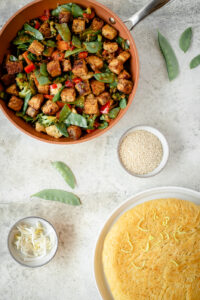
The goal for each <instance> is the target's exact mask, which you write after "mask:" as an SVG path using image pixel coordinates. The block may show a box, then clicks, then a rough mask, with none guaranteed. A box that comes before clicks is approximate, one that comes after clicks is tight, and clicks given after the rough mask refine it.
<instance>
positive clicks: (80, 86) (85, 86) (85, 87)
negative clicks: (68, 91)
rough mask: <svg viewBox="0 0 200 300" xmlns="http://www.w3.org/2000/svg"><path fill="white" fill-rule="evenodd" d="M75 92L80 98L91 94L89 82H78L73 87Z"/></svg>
mask: <svg viewBox="0 0 200 300" xmlns="http://www.w3.org/2000/svg"><path fill="white" fill-rule="evenodd" d="M75 88H76V90H77V91H78V92H79V94H80V95H81V96H85V95H88V94H90V93H91V89H90V84H89V81H88V80H86V81H80V82H79V83H77V84H76V85H75Z"/></svg>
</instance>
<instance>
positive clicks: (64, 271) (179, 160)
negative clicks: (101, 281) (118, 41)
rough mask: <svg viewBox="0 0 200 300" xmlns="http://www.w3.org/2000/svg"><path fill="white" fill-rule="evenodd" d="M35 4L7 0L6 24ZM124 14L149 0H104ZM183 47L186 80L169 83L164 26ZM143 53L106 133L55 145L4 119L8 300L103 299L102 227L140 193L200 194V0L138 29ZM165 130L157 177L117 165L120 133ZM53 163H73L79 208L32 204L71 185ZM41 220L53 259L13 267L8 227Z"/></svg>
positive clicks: (1, 252)
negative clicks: (55, 244) (131, 93)
mask: <svg viewBox="0 0 200 300" xmlns="http://www.w3.org/2000/svg"><path fill="white" fill-rule="evenodd" d="M28 2H30V1H29V0H16V1H13V0H7V1H4V0H0V27H2V25H3V24H4V23H5V22H6V20H7V19H8V18H9V17H10V16H11V15H12V14H13V13H14V12H15V11H16V10H18V9H19V8H21V7H22V6H23V5H25V4H27V3H28ZM100 2H101V3H103V4H105V5H107V6H108V7H109V8H111V9H112V10H113V11H114V12H116V13H117V14H118V15H119V16H120V17H122V18H125V17H128V16H130V12H132V13H134V12H136V11H137V10H138V9H140V8H141V6H142V5H144V4H146V2H147V0H135V1H131V0H124V1H120V0H115V1H112V0H107V1H106V0H101V1H100ZM188 26H192V27H193V30H194V36H193V42H192V47H191V49H190V50H189V51H188V53H187V54H183V53H182V52H181V50H180V49H179V47H178V39H179V36H180V34H181V33H182V31H183V30H184V29H186V28H187V27H188ZM158 29H159V30H160V31H161V32H162V33H163V34H164V35H166V36H167V37H168V38H169V39H170V41H171V43H172V45H173V47H174V48H175V50H176V53H177V56H178V58H179V62H180V68H181V74H180V76H179V77H178V78H177V79H176V80H174V81H173V82H169V81H168V78H167V74H166V69H165V65H164V61H163V58H162V56H161V54H160V51H159V48H158V43H157V30H158ZM133 36H134V39H135V42H136V45H137V47H138V51H139V56H140V72H141V74H140V82H139V88H138V91H137V94H136V97H135V99H134V102H133V104H132V105H131V108H130V109H129V111H128V112H127V114H126V115H125V117H124V118H123V119H122V120H121V121H120V123H119V124H117V125H116V126H115V127H114V128H113V129H112V130H110V131H109V132H108V133H107V134H105V135H104V136H101V137H99V138H98V139H96V140H93V141H91V142H88V143H86V144H80V145H72V146H56V145H49V144H43V143H41V142H39V141H36V140H33V139H31V138H30V137H28V136H25V135H23V134H22V133H21V132H19V130H17V129H16V128H15V127H13V125H12V124H11V123H10V122H9V121H8V120H7V119H6V118H5V117H4V115H3V114H2V113H0V171H1V172H0V299H1V300H36V299H37V300H80V299H81V300H98V299H100V297H99V296H98V291H97V289H96V286H95V280H94V275H93V252H94V247H95V242H96V239H97V235H98V233H99V230H100V228H101V227H102V225H103V223H104V221H105V220H106V218H107V217H108V216H109V214H110V213H111V211H112V210H113V209H114V208H116V206H118V205H119V204H120V203H122V202H123V201H124V200H126V199H127V198H128V197H130V196H131V195H132V194H134V193H135V192H139V191H142V190H145V189H147V188H151V187H156V186H166V185H177V186H184V187H189V188H193V189H196V190H199V189H200V180H199V174H200V117H199V115H200V81H199V78H200V67H199V68H197V69H194V70H192V71H191V70H190V69H189V67H188V65H189V62H190V60H191V58H193V57H194V56H196V55H197V54H199V53H200V50H199V49H200V1H198V0H193V1H191V0H184V1H183V0H174V1H172V3H171V4H170V5H167V6H166V7H164V8H162V9H161V10H159V11H157V12H155V13H154V14H153V15H151V16H150V17H148V18H147V19H145V20H144V21H143V22H142V23H140V24H139V25H138V26H137V27H136V28H135V29H134V30H133ZM144 123H145V124H149V125H152V126H155V127H157V128H158V129H160V130H161V131H162V132H163V133H164V134H165V135H166V137H167V139H168V141H169V144H170V151H171V155H170V159H169V163H168V165H167V167H166V168H165V170H164V171H163V172H162V173H160V174H159V175H157V176H156V177H153V178H149V179H137V178H134V177H131V176H130V175H128V174H127V173H126V172H125V171H124V170H123V169H122V168H121V167H120V165H119V163H118V160H117V153H116V148H117V143H118V140H119V138H120V136H121V135H122V133H123V132H124V131H125V130H126V129H128V128H129V127H131V126H133V125H136V124H144ZM51 160H61V161H64V162H66V163H67V164H69V165H70V166H71V168H72V169H73V171H74V173H75V174H76V178H77V182H78V187H77V188H76V190H75V192H76V193H77V194H78V195H80V197H81V200H82V203H83V204H82V206H81V207H78V208H76V207H71V206H67V205H63V204H60V203H51V202H48V201H39V200H35V199H34V200H33V199H30V195H31V194H33V193H35V192H37V191H39V190H41V189H43V188H62V189H65V188H66V184H65V183H64V181H63V180H62V178H61V177H60V176H59V175H58V174H57V173H56V172H55V171H54V170H53V169H52V167H51V165H50V161H51ZM28 215H38V216H42V217H44V218H47V219H48V220H49V221H51V222H52V223H53V224H54V225H55V227H56V229H57V231H58V233H59V238H60V243H59V250H58V253H57V255H56V257H55V259H54V260H53V261H52V262H51V263H50V264H48V265H47V266H44V267H42V268H40V269H34V270H32V269H27V268H24V267H21V266H19V265H18V264H17V263H15V262H14V261H13V260H12V258H11V257H10V255H9V254H8V251H7V245H6V240H7V234H8V230H9V228H10V226H11V225H12V224H13V223H14V222H15V221H17V220H18V219H19V218H21V217H25V216H28Z"/></svg>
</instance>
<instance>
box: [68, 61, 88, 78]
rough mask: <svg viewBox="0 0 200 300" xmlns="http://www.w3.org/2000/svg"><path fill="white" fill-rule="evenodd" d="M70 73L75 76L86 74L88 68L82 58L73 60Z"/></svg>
mask: <svg viewBox="0 0 200 300" xmlns="http://www.w3.org/2000/svg"><path fill="white" fill-rule="evenodd" d="M72 73H73V74H74V75H76V76H77V77H81V76H86V75H87V74H88V68H87V66H86V62H85V60H84V59H78V60H75V62H74V65H73V69H72Z"/></svg>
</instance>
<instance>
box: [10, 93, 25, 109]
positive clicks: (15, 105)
mask: <svg viewBox="0 0 200 300" xmlns="http://www.w3.org/2000/svg"><path fill="white" fill-rule="evenodd" d="M23 104H24V102H23V100H22V99H20V98H18V97H16V96H12V97H11V98H10V100H9V102H8V107H10V108H11V109H12V110H14V111H20V110H21V109H22V106H23Z"/></svg>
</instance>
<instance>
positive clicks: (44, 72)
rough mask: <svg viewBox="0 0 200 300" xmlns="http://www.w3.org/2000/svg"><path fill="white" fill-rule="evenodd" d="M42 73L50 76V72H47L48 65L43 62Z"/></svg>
mask: <svg viewBox="0 0 200 300" xmlns="http://www.w3.org/2000/svg"><path fill="white" fill-rule="evenodd" d="M40 74H41V75H42V76H48V72H47V65H46V64H45V63H42V64H41V65H40Z"/></svg>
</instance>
